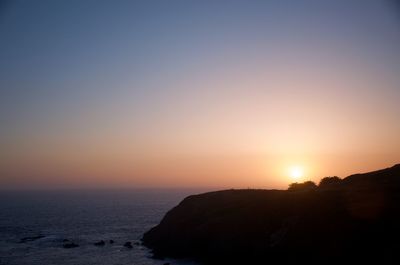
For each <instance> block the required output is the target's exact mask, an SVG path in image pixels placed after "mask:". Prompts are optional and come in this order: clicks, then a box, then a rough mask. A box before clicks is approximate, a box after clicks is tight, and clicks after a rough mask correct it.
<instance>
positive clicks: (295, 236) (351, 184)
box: [143, 165, 400, 264]
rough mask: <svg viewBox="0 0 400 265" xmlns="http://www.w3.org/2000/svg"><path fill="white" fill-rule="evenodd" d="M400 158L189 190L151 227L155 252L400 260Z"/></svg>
mask: <svg viewBox="0 0 400 265" xmlns="http://www.w3.org/2000/svg"><path fill="white" fill-rule="evenodd" d="M399 225H400V165H396V166H394V167H392V168H388V169H384V170H379V171H374V172H370V173H365V174H356V175H352V176H349V177H347V178H345V179H343V180H342V181H340V183H339V184H338V185H333V186H332V187H324V188H322V187H317V188H315V189H307V190H298V191H289V190H225V191H217V192H210V193H205V194H200V195H193V196H189V197H187V198H186V199H184V200H183V201H182V202H181V203H180V204H179V205H178V206H176V207H175V208H173V209H172V210H170V211H169V212H168V213H167V214H166V215H165V217H164V218H163V220H162V221H161V223H160V224H159V225H158V226H156V227H154V228H152V229H151V230H150V231H148V232H146V233H145V234H144V236H143V244H144V245H145V246H147V247H149V248H151V249H152V250H153V252H154V255H155V256H158V257H163V256H169V257H175V258H183V257H185V258H187V257H189V258H194V259H197V260H200V261H202V262H204V263H219V264H221V263H227V262H229V263H247V264H248V263H249V262H253V263H260V262H262V263H269V262H270V263H275V262H279V264H295V263H296V264H297V263H302V262H307V263H308V264H321V263H322V264H328V263H332V264H333V263H337V262H344V261H346V263H347V262H357V263H359V262H363V261H364V262H366V261H368V262H371V261H373V262H376V263H379V264H384V263H386V264H400V258H399V255H398V254H397V253H398V252H399V251H400V226H399Z"/></svg>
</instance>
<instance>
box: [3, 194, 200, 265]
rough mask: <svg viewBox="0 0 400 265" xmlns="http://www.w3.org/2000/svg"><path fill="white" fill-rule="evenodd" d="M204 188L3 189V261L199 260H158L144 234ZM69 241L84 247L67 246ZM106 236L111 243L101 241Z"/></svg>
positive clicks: (155, 263)
mask: <svg viewBox="0 0 400 265" xmlns="http://www.w3.org/2000/svg"><path fill="white" fill-rule="evenodd" d="M201 192H204V191H201V190H123V191H121V190H120V191H115V190H114V191H104V190H102V191H82V190H80V191H29V192H27V191H23V192H22V191H18V192H15V191H14V192H10V191H7V192H0V264H1V265H25V264H26V265H28V264H29V265H50V264H51V265H56V264H60V265H63V264H65V265H67V264H68V265H81V264H82V265H83V264H85V265H90V264H96V265H101V264H104V265H106V264H107V265H125V264H130V265H141V264H142V265H160V264H164V263H166V262H170V263H171V265H173V264H176V265H179V264H180V265H189V264H195V263H194V262H192V261H186V260H183V261H182V260H180V261H177V260H168V259H166V260H156V259H152V258H151V253H150V251H149V250H148V249H147V248H145V247H144V246H141V245H140V239H141V237H142V236H143V233H144V232H145V231H147V230H148V229H150V228H151V227H153V226H155V225H157V224H158V223H159V222H160V220H161V219H162V217H163V216H164V215H165V213H166V212H167V211H168V210H170V209H171V208H172V207H174V206H176V205H177V204H178V203H179V202H180V201H181V200H182V199H183V198H185V197H186V196H188V195H190V194H196V193H201ZM66 240H68V241H69V242H73V243H75V244H78V245H79V247H76V248H68V249H67V248H63V244H65V243H66V242H65V241H66ZM100 240H104V241H105V242H106V243H105V245H104V246H95V245H94V243H95V242H98V241H100ZM110 240H113V241H114V243H113V244H111V243H110ZM128 241H130V242H132V245H133V248H132V249H129V248H126V247H124V246H123V245H124V243H125V242H128Z"/></svg>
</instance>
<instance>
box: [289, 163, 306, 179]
mask: <svg viewBox="0 0 400 265" xmlns="http://www.w3.org/2000/svg"><path fill="white" fill-rule="evenodd" d="M289 175H290V177H291V178H292V179H293V180H295V181H298V180H300V179H301V178H303V175H304V173H303V168H302V167H299V166H293V167H291V168H290V170H289Z"/></svg>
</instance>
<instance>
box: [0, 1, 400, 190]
mask: <svg viewBox="0 0 400 265" xmlns="http://www.w3.org/2000/svg"><path fill="white" fill-rule="evenodd" d="M10 2H12V1H10ZM39 2H40V1H39ZM50 2H51V1H50ZM85 2H86V1H73V2H71V3H70V2H69V1H63V3H62V4H61V3H57V4H56V3H53V4H51V3H47V2H46V3H36V2H35V3H30V1H23V2H21V3H16V4H11V3H10V4H7V8H6V9H5V10H6V11H4V12H10V15H7V16H6V15H4V18H1V21H2V23H0V32H1V33H2V41H1V42H0V46H1V48H0V58H4V60H0V64H1V65H0V69H1V71H0V92H1V94H0V95H1V96H0V123H1V129H0V189H1V188H3V187H8V186H13V187H14V186H15V187H36V186H38V187H42V186H43V187H48V186H49V187H53V186H56V187H132V188H135V187H157V188H162V187H210V188H214V187H215V188H287V186H288V184H290V183H291V182H295V181H298V182H299V181H307V180H311V181H314V182H316V183H318V182H319V180H320V179H321V178H323V177H326V176H333V175H336V176H339V177H346V176H348V175H350V174H353V173H358V172H366V171H370V170H375V169H380V168H385V167H390V166H392V165H394V164H397V163H399V162H400V137H399V136H400V107H399V102H400V89H399V88H400V78H399V77H400V56H399V54H400V52H399V47H400V31H399V30H398V29H399V20H398V17H397V13H396V14H394V13H395V12H393V9H392V8H391V7H390V5H386V4H385V3H386V1H368V3H363V4H360V3H356V2H357V1H355V2H354V3H353V1H306V2H307V3H306V2H304V3H303V4H301V1H299V2H298V3H297V1H294V2H296V3H293V4H290V5H286V4H281V3H280V1H255V2H252V3H251V4H250V3H249V2H248V1H238V3H235V4H232V5H229V8H227V6H226V4H224V3H223V1H221V2H220V1H215V3H214V2H213V3H209V2H208V1H198V2H197V1H196V3H192V2H195V1H183V2H185V4H184V3H180V4H179V5H178V4H173V3H171V4H168V5H161V6H158V5H157V4H154V3H150V4H149V3H147V1H137V2H138V3H136V1H132V2H130V1H126V2H125V1H121V2H119V1H118V3H111V1H110V3H107V2H108V1H105V2H104V3H102V4H99V5H96V8H100V11H99V10H97V9H95V8H93V7H92V6H91V4H90V3H85ZM139 2H140V3H139ZM328 2H329V3H328ZM42 5H43V6H42ZM64 5H65V7H66V8H64V7H63V6H64ZM81 5H83V6H86V5H88V6H87V7H81ZM302 5H304V8H300V6H302ZM0 6H1V5H0ZM8 6H10V7H8ZM75 6H76V7H75ZM178 6H179V7H178ZM67 7H68V8H67ZM140 7H142V8H140ZM102 8H103V9H102ZM7 10H10V11H7ZM32 10H35V12H36V13H35V12H33V11H32ZM53 10H54V11H53ZM96 10H97V11H96ZM89 11H90V12H89ZM96 12H97V13H96ZM27 14H29V16H28V15H27ZM104 14H107V16H110V19H103V18H104ZM71 17H73V18H74V19H75V17H76V22H77V23H70V18H71ZM371 18H374V19H371ZM3 20H4V21H3ZM60 25H61V26H60ZM86 33H88V34H86ZM49 36H55V37H54V38H50V37H49ZM26 40H32V41H26ZM296 166H297V167H298V168H293V167H296Z"/></svg>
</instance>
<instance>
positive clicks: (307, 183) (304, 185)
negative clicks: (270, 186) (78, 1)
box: [288, 180, 317, 191]
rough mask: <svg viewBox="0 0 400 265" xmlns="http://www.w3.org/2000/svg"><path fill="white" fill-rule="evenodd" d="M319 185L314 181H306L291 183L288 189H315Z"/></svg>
mask: <svg viewBox="0 0 400 265" xmlns="http://www.w3.org/2000/svg"><path fill="white" fill-rule="evenodd" d="M316 187H317V185H316V184H315V183H314V182H312V181H310V180H309V181H305V182H303V183H297V182H296V183H292V184H290V185H289V188H288V190H290V191H299V190H312V189H315V188H316Z"/></svg>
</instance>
